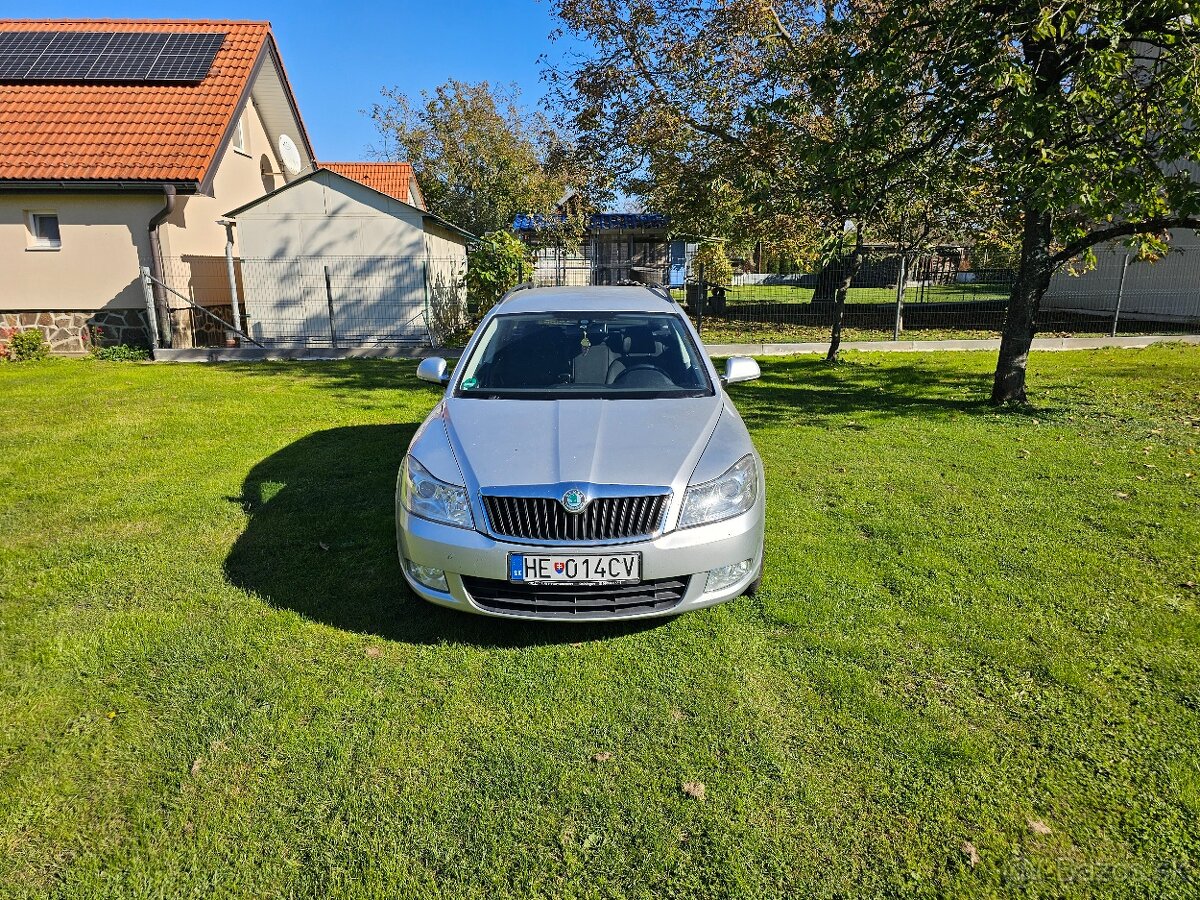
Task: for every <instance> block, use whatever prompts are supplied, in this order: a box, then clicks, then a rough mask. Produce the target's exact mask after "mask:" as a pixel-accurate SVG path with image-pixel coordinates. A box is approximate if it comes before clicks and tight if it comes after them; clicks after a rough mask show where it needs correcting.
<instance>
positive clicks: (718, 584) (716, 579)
mask: <svg viewBox="0 0 1200 900" xmlns="http://www.w3.org/2000/svg"><path fill="white" fill-rule="evenodd" d="M753 563H754V560H752V559H743V560H742V561H741V562H739V563H730V564H729V565H727V566H721V568H719V569H713V570H712V571H710V572H709V573H708V583H707V584H706V585H704V591H705V593H710V592H712V591H723V590H725V588H727V587H730V586H732V585H735V584H737V583H738V582H739V581H741V580H742V579H743V578H745V577H746V576H747V575H749V574H750V566H751V565H752V564H753Z"/></svg>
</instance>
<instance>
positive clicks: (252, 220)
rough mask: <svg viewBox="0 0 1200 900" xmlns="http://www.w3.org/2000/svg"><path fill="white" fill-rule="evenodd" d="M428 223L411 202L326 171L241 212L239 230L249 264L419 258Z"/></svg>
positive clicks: (238, 220) (243, 251)
mask: <svg viewBox="0 0 1200 900" xmlns="http://www.w3.org/2000/svg"><path fill="white" fill-rule="evenodd" d="M230 208H232V207H230ZM422 218H423V217H422V214H421V211H420V210H418V209H415V208H414V207H411V206H409V205H408V204H407V203H401V202H400V201H399V200H394V199H392V198H391V197H387V196H385V195H383V194H380V193H378V192H377V191H373V190H371V189H370V188H368V187H364V186H363V185H360V184H358V183H357V182H355V181H350V180H348V179H345V178H341V177H340V176H338V175H334V174H332V173H330V172H324V171H322V172H318V173H317V174H316V175H314V176H313V177H312V178H309V179H307V180H305V181H303V182H301V183H300V184H297V185H295V186H293V187H290V188H289V189H288V190H286V191H282V192H280V193H279V194H276V195H275V196H274V197H271V198H269V199H267V200H264V201H263V202H262V203H259V204H258V205H257V206H254V207H253V208H251V209H248V210H246V211H245V212H243V213H241V214H240V215H239V216H238V217H237V222H238V227H237V231H238V240H239V242H240V247H241V251H242V256H243V257H244V258H246V259H286V258H291V257H297V256H307V257H312V256H389V257H397V256H404V257H418V256H423V255H424V250H425V246H424V239H423V238H424V227H423V222H422Z"/></svg>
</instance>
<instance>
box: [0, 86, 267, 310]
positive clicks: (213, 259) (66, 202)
mask: <svg viewBox="0 0 1200 900" xmlns="http://www.w3.org/2000/svg"><path fill="white" fill-rule="evenodd" d="M245 122H246V136H247V147H246V150H247V152H246V153H241V152H238V151H237V150H234V149H233V147H232V146H230V147H227V148H226V150H225V152H224V155H223V156H222V158H221V161H220V163H219V164H218V166H217V169H216V172H215V174H214V176H213V183H212V192H213V196H211V197H204V196H199V195H197V196H180V197H179V198H177V200H176V205H175V211H174V213H172V215H171V216H170V218H169V219H168V220H167V221H166V222H165V223H164V224H163V226H162V227H161V229H160V235H161V238H162V251H163V256H164V257H165V259H164V267H165V274H166V279H165V280H166V281H167V283H168V284H170V285H171V286H172V287H173V288H175V289H176V290H179V291H181V293H184V294H185V295H187V296H189V297H191V298H192V299H193V300H196V301H197V302H204V303H208V304H214V303H228V302H229V287H228V278H227V276H226V269H225V229H224V228H223V227H221V226H220V225H218V224H217V220H218V219H220V218H223V217H224V214H225V213H226V212H228V211H229V210H230V209H233V208H234V207H236V206H240V205H242V204H243V203H248V202H249V201H251V200H253V199H255V198H256V197H261V196H262V195H263V194H264V193H266V192H267V191H268V190H269V187H268V185H266V184H264V180H263V175H262V157H263V156H264V155H265V156H266V157H267V159H268V161H269V164H270V166H271V170H272V171H274V172H278V171H279V170H280V167H279V161H278V159H277V158H276V156H275V151H274V149H273V148H272V146H271V140H270V138H269V137H268V136H267V133H266V130H265V129H264V128H263V124H262V120H261V118H260V117H259V115H258V112H257V110H255V108H254V106H253V104H250V105H249V107H248V109H247V111H246V114H245ZM276 179H277V180H278V176H276ZM270 187H274V183H272V184H271V185H270ZM163 203H164V199H163V195H162V193H160V192H157V191H156V192H149V193H144V194H143V193H136V194H135V193H128V192H104V191H88V192H82V191H81V192H78V193H67V192H45V193H36V194H35V193H20V192H7V191H6V192H0V310H96V309H105V308H110V309H121V308H141V307H143V306H144V305H145V300H144V296H143V293H142V287H141V284H140V283H139V282H138V269H139V267H140V266H149V265H150V264H151V251H150V237H149V232H148V228H149V224H150V219H151V218H153V217H154V216H155V215H156V214H158V213H159V212H160V211H161V210H162V208H163ZM30 210H33V211H38V212H54V213H57V214H58V221H59V230H60V232H61V235H62V247H61V248H60V249H59V250H28V249H27V247H28V244H29V239H28V226H27V225H26V212H28V211H30Z"/></svg>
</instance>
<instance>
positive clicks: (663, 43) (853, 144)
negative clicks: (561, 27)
mask: <svg viewBox="0 0 1200 900" xmlns="http://www.w3.org/2000/svg"><path fill="white" fill-rule="evenodd" d="M877 5H878V0H864V2H859V3H857V4H852V5H847V6H842V5H839V4H837V3H834V2H833V0H829V2H800V3H780V4H776V5H774V6H772V5H770V4H767V3H763V2H762V0H701V2H697V3H692V4H687V5H683V4H678V3H675V2H673V0H629V2H617V0H557V2H556V3H555V11H556V13H557V15H558V16H559V18H560V19H561V20H562V21H563V22H564V24H565V26H566V28H567V29H568V31H570V32H571V33H572V34H573V35H574V36H575V37H577V38H579V39H580V40H581V43H582V44H583V45H584V46H586V47H588V48H590V49H589V51H588V52H586V53H584V54H583V55H580V56H577V57H575V58H574V59H573V60H572V64H571V65H570V66H568V67H565V68H563V69H559V70H554V71H552V72H550V73H549V74H550V81H551V84H552V86H553V88H554V89H555V97H556V100H557V101H558V104H559V106H560V108H561V109H562V110H563V115H564V118H565V119H566V121H567V122H568V123H569V124H570V126H571V127H572V128H573V129H574V130H575V131H576V132H577V133H578V135H579V143H580V146H581V148H582V149H583V150H585V151H588V152H590V153H591V154H592V155H593V156H594V157H595V158H597V159H600V160H602V161H603V164H602V166H601V167H602V168H604V169H605V170H607V171H610V172H612V173H613V174H614V176H615V177H617V178H618V179H619V180H622V181H623V183H624V184H625V185H626V186H627V187H628V188H629V189H630V190H632V191H634V192H640V193H642V194H644V195H647V196H649V197H650V198H651V202H652V203H654V204H655V205H657V206H659V207H660V208H663V209H664V210H665V211H667V212H669V213H670V214H671V215H672V218H673V220H674V221H675V222H676V223H677V224H679V225H682V226H683V227H685V228H690V230H693V231H698V232H699V233H702V234H714V232H715V233H717V234H722V233H723V234H726V235H729V236H736V235H738V230H740V229H748V228H751V227H754V224H755V222H757V223H759V227H762V226H764V225H765V226H766V227H767V228H769V229H772V230H773V231H774V233H769V232H768V233H763V232H762V231H760V232H759V233H758V234H753V232H749V231H747V230H741V234H742V235H746V234H753V236H754V237H768V238H771V237H777V236H778V237H785V236H786V237H787V238H790V239H791V240H792V241H793V242H795V238H796V235H798V234H800V235H803V239H802V240H803V242H805V243H807V244H808V245H809V247H811V248H813V250H814V251H815V252H814V253H813V254H812V255H815V256H817V257H818V258H819V260H820V262H821V271H822V277H820V278H819V279H818V281H819V287H821V286H824V290H818V291H817V293H816V296H817V298H818V299H820V298H822V297H828V299H831V300H832V301H833V307H832V315H831V318H832V328H831V334H830V346H829V354H828V358H829V359H830V360H834V359H836V358H837V355H838V350H839V347H840V340H841V326H842V319H843V310H844V307H845V300H846V295H847V292H848V290H849V287H850V284H851V283H852V281H853V279H854V277H855V275H856V274H857V272H858V269H859V267H860V266H861V263H862V260H863V250H864V247H863V245H864V242H865V240H866V236H867V234H868V233H870V232H873V231H878V230H881V229H883V228H884V227H885V226H886V225H887V224H888V216H889V214H890V213H895V212H896V211H897V210H898V209H901V206H902V205H901V204H897V202H896V198H897V197H902V198H907V200H908V203H909V204H910V205H912V204H915V205H924V206H926V207H928V208H932V207H933V206H934V203H935V198H937V199H939V200H940V199H941V198H943V197H944V196H945V195H946V194H948V193H949V192H950V191H949V190H948V189H947V186H948V185H949V186H954V185H957V184H959V183H960V170H962V169H965V168H967V167H969V166H975V167H977V168H978V167H980V166H981V165H982V164H981V163H980V162H979V161H978V160H973V159H972V157H971V155H970V153H969V152H965V151H964V150H963V148H962V147H961V146H958V145H956V144H954V143H952V142H951V140H950V137H951V136H950V135H949V134H947V133H945V132H943V131H941V130H940V129H939V127H938V125H937V124H936V123H929V122H928V121H926V120H924V119H921V118H920V117H917V116H914V115H911V114H908V112H909V111H908V110H906V109H905V108H904V104H900V106H899V107H898V109H899V111H900V112H903V113H905V115H901V116H896V117H893V118H888V119H885V118H880V117H879V116H877V115H876V110H877V105H878V100H877V99H876V95H878V94H881V93H883V94H888V86H887V81H886V78H885V77H884V76H882V75H879V74H877V73H872V72H869V71H865V70H864V71H858V72H857V73H856V74H854V75H853V76H851V75H849V74H848V70H847V67H846V66H845V61H846V60H847V59H852V58H853V57H854V56H855V55H856V54H858V53H860V52H861V50H862V46H863V41H864V40H865V38H866V35H867V32H866V28H867V26H869V24H870V23H871V22H872V21H873V17H874V16H875V15H877V8H876V7H877ZM889 96H890V95H889ZM916 102H918V100H917V99H916V98H915V97H910V98H908V99H907V103H909V104H912V103H916ZM935 159H936V160H937V165H931V164H930V161H931V160H935ZM848 223H849V225H850V226H851V227H849V228H847V224H848ZM714 226H715V229H714ZM789 230H790V234H789V233H787V232H788V231H789ZM848 237H849V238H850V240H847V238H848Z"/></svg>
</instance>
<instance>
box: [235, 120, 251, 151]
mask: <svg viewBox="0 0 1200 900" xmlns="http://www.w3.org/2000/svg"><path fill="white" fill-rule="evenodd" d="M233 149H234V150H236V151H237V152H238V153H245V154H246V155H247V156H249V155H250V147H249V145H248V144H247V143H246V117H245V116H239V117H238V120H237V124H236V125H234V126H233Z"/></svg>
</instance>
